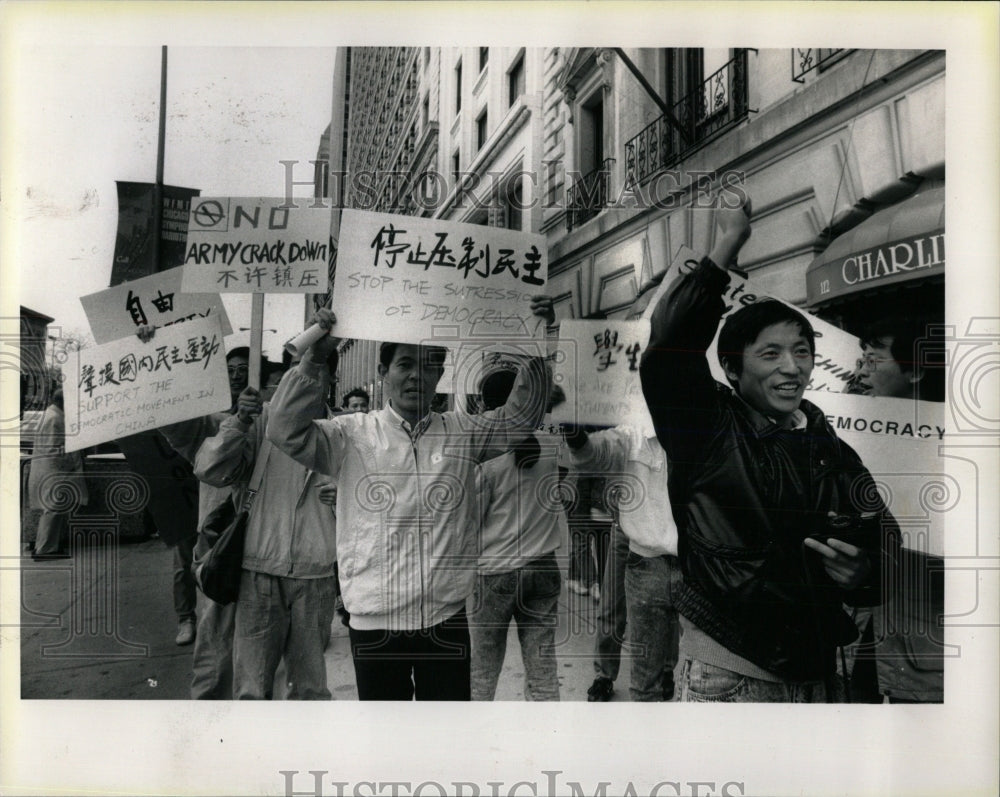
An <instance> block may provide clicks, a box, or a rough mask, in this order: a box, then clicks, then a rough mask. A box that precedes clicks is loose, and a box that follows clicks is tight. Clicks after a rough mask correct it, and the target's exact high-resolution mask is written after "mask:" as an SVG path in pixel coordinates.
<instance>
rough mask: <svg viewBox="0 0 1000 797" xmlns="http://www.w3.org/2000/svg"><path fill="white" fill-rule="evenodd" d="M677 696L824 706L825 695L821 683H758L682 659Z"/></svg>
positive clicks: (696, 700) (708, 700)
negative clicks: (821, 704) (822, 704)
mask: <svg viewBox="0 0 1000 797" xmlns="http://www.w3.org/2000/svg"><path fill="white" fill-rule="evenodd" d="M679 694H680V700H681V701H682V702H685V703H825V702H826V694H827V692H826V687H825V686H824V685H823V682H822V681H804V682H801V683H794V682H791V681H780V682H771V681H762V680H760V679H759V678H751V677H749V676H746V675H740V674H739V673H737V672H733V671H732V670H726V669H723V668H722V667H716V666H715V665H712V664H707V663H705V662H703V661H698V660H697V659H685V661H684V664H683V666H682V667H681V673H680V693H679Z"/></svg>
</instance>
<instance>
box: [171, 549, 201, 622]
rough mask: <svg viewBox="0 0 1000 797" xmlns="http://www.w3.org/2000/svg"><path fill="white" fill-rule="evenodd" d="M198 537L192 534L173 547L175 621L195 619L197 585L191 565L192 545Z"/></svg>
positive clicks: (192, 556)
mask: <svg viewBox="0 0 1000 797" xmlns="http://www.w3.org/2000/svg"><path fill="white" fill-rule="evenodd" d="M196 542H198V535H197V534H192V535H191V536H190V537H185V538H184V539H183V540H179V541H178V542H177V544H176V545H175V546H174V611H175V612H176V613H177V621H178V622H181V621H182V620H194V619H195V610H194V608H195V601H196V600H197V595H198V592H197V585H196V584H195V580H194V573H193V572H191V563H192V562H193V560H194V544H195V543H196Z"/></svg>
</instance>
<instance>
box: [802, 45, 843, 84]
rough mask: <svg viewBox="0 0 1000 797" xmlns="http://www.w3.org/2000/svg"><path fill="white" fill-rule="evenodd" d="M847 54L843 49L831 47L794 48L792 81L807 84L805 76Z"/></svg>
mask: <svg viewBox="0 0 1000 797" xmlns="http://www.w3.org/2000/svg"><path fill="white" fill-rule="evenodd" d="M845 52H847V51H846V50H844V49H843V48H842V47H841V48H840V49H836V50H834V49H830V48H829V47H807V48H805V49H803V48H801V47H793V48H792V80H794V81H795V82H796V83H805V75H807V74H808V73H809V72H812V71H813V70H814V69H818V68H819V67H821V66H823V65H824V64H826V63H828V62H829V61H833V60H834V59H836V58H837V57H839V56H840V55H841V53H845Z"/></svg>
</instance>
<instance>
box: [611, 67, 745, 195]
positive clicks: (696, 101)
mask: <svg viewBox="0 0 1000 797" xmlns="http://www.w3.org/2000/svg"><path fill="white" fill-rule="evenodd" d="M747 112H748V92H747V51H746V50H744V49H741V50H737V51H736V54H735V55H734V56H733V57H732V58H731V59H730V60H729V61H727V62H726V63H725V64H723V65H722V66H721V67H720V68H719V69H717V70H716V71H715V72H713V73H712V75H710V76H709V77H708V79H706V80H705V81H704V82H703V83H702V84H701V85H700V86H699V87H698V88H697V89H695V90H694V91H692V92H691V93H689V94H687V95H686V96H685V97H683V98H681V100H680V101H679V102H677V103H675V104H674V106H673V115H674V118H675V119H676V120H677V121H678V122H679V123H680V127H681V129H682V130H683V131H684V133H683V135H682V134H681V132H680V130H678V129H677V127H676V126H674V125H672V124H670V123H669V122H668V121H667V118H666V116H661V117H659V118H658V119H656V120H655V121H653V122H652V123H650V124H649V125H647V126H646V127H645V128H643V130H642V131H641V132H640V133H639V135H637V136H635V137H634V138H632V139H630V140H629V141H628V142H626V144H625V170H626V173H627V175H628V179H629V181H633V180H634V181H636V182H639V183H643V182H645V181H646V180H648V179H649V178H650V177H652V176H653V175H655V174H657V173H658V172H660V171H662V170H663V169H669V168H670V167H671V166H673V165H674V164H675V163H677V162H678V161H679V160H681V159H682V158H684V157H687V156H688V155H690V154H691V153H692V152H694V151H695V150H697V149H700V148H701V147H703V146H705V144H707V143H708V142H709V141H710V140H712V139H713V138H715V137H716V136H718V135H719V134H720V133H722V132H723V131H724V130H728V129H729V128H730V127H733V126H734V125H736V124H737V123H738V122H740V121H742V120H743V119H744V118H745V117H746V115H747Z"/></svg>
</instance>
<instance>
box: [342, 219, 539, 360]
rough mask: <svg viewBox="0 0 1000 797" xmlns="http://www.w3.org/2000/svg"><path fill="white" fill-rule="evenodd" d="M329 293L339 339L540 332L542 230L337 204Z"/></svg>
mask: <svg viewBox="0 0 1000 797" xmlns="http://www.w3.org/2000/svg"><path fill="white" fill-rule="evenodd" d="M338 262H339V265H338V268H337V279H336V280H335V282H334V289H333V309H334V311H335V312H336V314H337V327H336V332H337V335H338V336H340V337H344V338H364V339H369V340H371V339H377V340H391V341H397V342H400V343H431V342H435V343H438V344H439V345H444V346H454V345H456V344H457V343H458V342H459V341H467V340H473V339H479V340H494V341H495V340H504V339H518V338H521V339H523V338H526V337H534V336H541V335H542V334H543V332H544V328H543V324H544V322H543V321H542V320H541V319H539V318H538V317H537V316H535V315H533V314H532V312H531V309H530V303H531V297H532V296H533V295H535V294H542V293H545V291H546V287H545V286H546V282H547V280H548V259H547V253H546V249H545V241H544V238H543V236H541V235H534V234H531V233H523V232H517V231H514V230H506V229H502V228H498V227H484V226H481V225H478V224H461V223H458V222H450V221H441V220H439V219H422V218H416V217H412V216H394V215H389V214H384V213H370V212H367V211H357V210H345V211H344V213H343V217H342V220H341V227H340V254H339V255H338Z"/></svg>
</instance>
